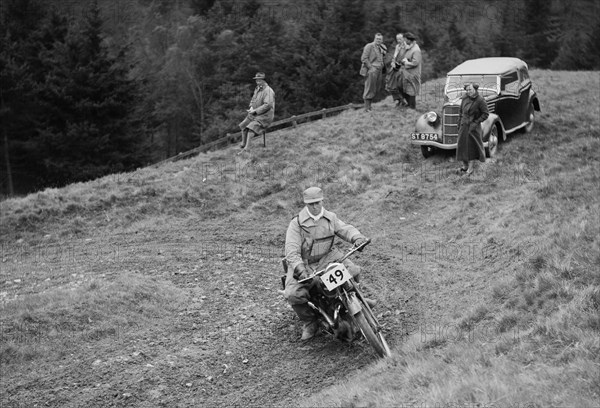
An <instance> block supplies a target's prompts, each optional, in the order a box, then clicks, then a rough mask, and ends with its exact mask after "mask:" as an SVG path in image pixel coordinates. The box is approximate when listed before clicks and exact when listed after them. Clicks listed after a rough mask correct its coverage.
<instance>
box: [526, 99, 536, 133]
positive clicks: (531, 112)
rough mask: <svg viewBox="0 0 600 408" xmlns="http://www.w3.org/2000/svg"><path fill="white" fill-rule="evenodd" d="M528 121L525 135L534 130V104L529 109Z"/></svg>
mask: <svg viewBox="0 0 600 408" xmlns="http://www.w3.org/2000/svg"><path fill="white" fill-rule="evenodd" d="M527 121H528V122H527V125H526V126H525V133H530V132H531V131H532V130H533V125H534V124H535V108H534V107H533V103H529V108H527Z"/></svg>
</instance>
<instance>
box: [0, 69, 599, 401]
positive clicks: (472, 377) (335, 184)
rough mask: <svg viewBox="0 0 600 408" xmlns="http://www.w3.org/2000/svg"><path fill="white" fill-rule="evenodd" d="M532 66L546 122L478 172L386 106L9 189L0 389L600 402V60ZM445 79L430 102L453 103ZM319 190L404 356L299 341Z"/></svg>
mask: <svg viewBox="0 0 600 408" xmlns="http://www.w3.org/2000/svg"><path fill="white" fill-rule="evenodd" d="M531 76H532V78H533V80H534V82H535V83H536V85H537V87H538V92H539V94H540V100H541V102H542V104H543V107H542V114H541V115H539V117H538V125H537V127H536V129H535V130H534V132H533V133H531V134H528V135H515V136H513V137H512V138H511V139H510V140H509V141H508V142H507V143H504V144H502V145H501V148H500V152H499V154H498V155H497V157H496V158H494V159H493V160H490V161H488V162H486V163H485V164H484V165H482V166H481V168H480V169H479V171H478V172H477V173H476V174H475V176H474V177H472V178H471V179H465V178H460V177H459V176H458V175H455V174H454V170H455V168H456V164H455V163H453V162H452V157H451V155H443V154H442V155H438V156H435V157H432V158H430V159H428V160H427V161H425V160H423V159H422V157H421V156H420V152H419V151H418V149H415V148H413V147H411V146H410V145H408V143H407V137H406V135H407V134H408V133H409V132H410V131H411V128H412V125H413V123H414V120H415V119H416V116H417V115H416V113H414V112H410V111H402V113H398V111H395V110H394V109H392V108H391V106H390V102H389V100H388V101H384V102H383V103H381V104H378V105H377V106H376V107H375V111H374V112H373V113H372V114H366V113H364V112H362V111H357V112H345V113H343V114H341V115H339V116H337V117H334V118H329V119H326V120H323V121H320V122H316V123H310V124H307V125H304V126H302V127H299V128H297V129H293V130H284V131H278V132H274V133H272V134H270V136H269V141H268V147H267V148H266V149H263V148H262V147H259V146H258V143H256V142H255V147H254V150H253V154H252V155H251V156H246V157H244V158H239V157H238V156H236V155H235V153H236V148H234V147H232V148H230V149H226V150H223V151H218V152H211V153H208V154H206V155H202V156H199V157H196V158H194V159H190V160H185V161H181V162H176V163H170V164H166V165H164V166H162V167H160V168H158V169H153V168H146V169H140V170H138V171H136V172H133V173H128V174H117V175H112V176H108V177H105V178H103V179H99V180H96V181H94V182H90V183H83V184H75V185H71V186H68V187H66V188H63V189H60V190H46V191H44V192H40V193H37V194H32V195H30V196H28V197H25V198H20V199H13V200H6V201H4V202H2V231H1V239H2V248H3V253H2V276H1V278H0V285H1V286H0V296H1V298H2V299H3V305H2V314H1V316H2V317H1V319H2V320H1V323H2V328H3V330H2V349H1V350H0V362H2V371H3V376H2V382H3V387H2V395H0V399H1V400H2V401H3V402H6V403H7V404H8V406H11V404H12V405H16V404H18V403H26V404H28V405H33V404H35V403H38V404H43V403H45V404H47V405H49V406H81V405H90V406H106V405H111V404H112V405H115V406H120V405H129V406H140V407H141V406H175V405H179V406H193V405H198V404H201V405H208V406H213V405H235V404H238V405H261V406H263V405H274V404H275V405H297V404H299V403H301V404H303V405H307V406H314V405H337V406H367V405H369V404H374V405H375V406H381V405H398V404H400V403H414V404H416V403H428V404H434V403H475V402H480V403H482V404H488V405H489V404H491V403H495V404H497V405H504V404H507V405H509V404H515V403H520V404H521V405H523V404H524V403H525V402H529V401H531V402H533V403H536V404H539V405H540V406H552V405H554V406H564V405H570V406H585V405H587V406H591V404H592V402H593V401H595V400H597V398H598V395H597V388H593V387H594V384H595V382H594V378H595V377H594V375H595V374H594V373H597V370H598V355H599V353H598V352H599V351H600V350H598V342H597V338H598V329H599V328H600V322H599V321H598V318H597V316H598V311H599V310H598V308H599V306H600V293H599V289H598V288H599V287H600V282H599V277H598V273H597V270H598V264H599V260H600V256H599V251H598V236H599V234H598V232H599V231H598V229H599V222H598V215H599V206H598V200H597V198H596V197H597V196H598V180H599V179H598V176H599V169H598V157H597V151H598V147H599V140H598V139H599V123H598V117H599V115H598V92H597V91H598V86H599V85H598V83H599V81H598V73H595V72H594V73H568V72H552V71H532V73H531ZM439 85H440V81H435V82H431V83H428V84H426V85H425V86H424V89H425V95H424V98H423V100H422V101H420V103H419V106H418V107H419V109H420V110H425V109H431V108H438V107H439V104H441V101H440V100H439V95H436V92H439V90H440V89H441V88H440V86H439ZM313 184H318V185H320V186H322V187H323V188H324V190H325V194H326V199H325V207H326V208H328V209H330V210H333V211H334V212H336V213H338V214H339V215H340V217H342V219H344V220H345V221H347V222H350V223H352V224H354V225H356V226H357V227H359V228H360V229H361V231H362V232H364V233H365V234H366V235H368V236H371V237H372V238H373V244H372V245H371V246H370V247H369V248H368V250H367V251H365V252H363V253H362V254H361V255H360V256H357V257H356V258H355V261H356V262H357V263H359V264H360V265H362V266H363V267H364V269H365V273H364V276H365V280H367V281H368V283H369V284H370V286H371V288H372V290H373V291H375V292H377V297H378V299H379V301H380V306H379V307H378V310H379V313H380V314H381V319H382V321H383V322H384V324H385V325H386V337H387V338H388V339H389V342H390V344H391V346H392V347H394V348H395V352H396V355H395V356H394V358H392V359H391V360H390V361H386V362H378V360H377V359H376V358H375V356H374V355H373V353H372V352H371V350H370V349H369V347H368V346H367V345H365V344H364V343H355V344H353V345H351V346H345V345H341V344H339V343H336V342H335V341H332V340H331V339H329V338H326V337H318V338H316V339H314V341H311V342H310V343H308V344H300V343H299V342H298V337H299V326H298V324H297V322H296V320H295V317H294V315H293V313H292V311H291V310H290V309H289V308H288V307H287V305H286V304H285V302H284V301H283V299H281V298H280V297H279V295H278V293H277V289H278V278H279V274H280V269H281V267H280V263H279V259H280V257H281V256H282V247H283V239H284V233H285V229H286V227H287V223H288V222H289V220H290V218H291V217H292V216H293V215H294V214H295V213H297V212H298V211H299V209H300V208H301V207H302V203H301V199H300V198H301V197H300V196H301V191H302V190H303V189H304V188H305V187H307V186H309V185H313ZM371 363H376V364H375V365H370V364H371ZM33 366H36V367H37V368H38V370H31V367H33ZM366 366H368V367H366ZM317 367H318V368H317ZM40 368H41V370H40ZM360 368H362V369H361V370H360V371H358V372H357V371H356V369H360ZM354 372H356V373H357V374H356V377H353V375H352V374H353V373H354ZM40 373H41V374H40ZM366 378H368V380H365V379H366ZM334 384H337V385H334ZM340 384H341V385H340ZM329 385H334V386H333V387H332V388H326V387H327V386H329ZM321 390H323V391H321ZM319 391H321V392H320V393H318V394H316V395H313V394H315V393H317V392H319ZM303 398H306V400H303ZM299 401H302V402H299Z"/></svg>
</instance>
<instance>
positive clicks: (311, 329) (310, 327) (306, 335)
mask: <svg viewBox="0 0 600 408" xmlns="http://www.w3.org/2000/svg"><path fill="white" fill-rule="evenodd" d="M318 328H319V326H318V325H317V321H316V320H315V321H312V322H305V323H304V325H303V326H302V337H301V338H300V340H308V339H312V338H313V337H315V334H317V330H318Z"/></svg>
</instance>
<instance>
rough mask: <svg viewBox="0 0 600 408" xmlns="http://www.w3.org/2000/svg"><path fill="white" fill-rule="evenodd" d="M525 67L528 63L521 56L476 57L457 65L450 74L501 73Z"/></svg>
mask: <svg viewBox="0 0 600 408" xmlns="http://www.w3.org/2000/svg"><path fill="white" fill-rule="evenodd" d="M523 67H525V69H527V64H526V63H525V62H524V61H522V60H520V59H519V58H513V57H487V58H476V59H471V60H467V61H465V62H463V63H462V64H460V65H457V66H456V67H454V69H453V70H451V71H450V72H448V75H501V74H505V73H507V72H511V71H514V70H516V69H518V68H523Z"/></svg>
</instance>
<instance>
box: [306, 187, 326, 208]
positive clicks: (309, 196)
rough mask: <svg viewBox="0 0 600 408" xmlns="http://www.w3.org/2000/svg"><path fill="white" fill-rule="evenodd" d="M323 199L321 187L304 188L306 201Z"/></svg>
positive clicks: (308, 202) (312, 201)
mask: <svg viewBox="0 0 600 408" xmlns="http://www.w3.org/2000/svg"><path fill="white" fill-rule="evenodd" d="M319 201H323V190H321V189H320V188H319V187H309V188H307V189H306V190H304V202H305V203H306V204H310V203H316V202H319Z"/></svg>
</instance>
